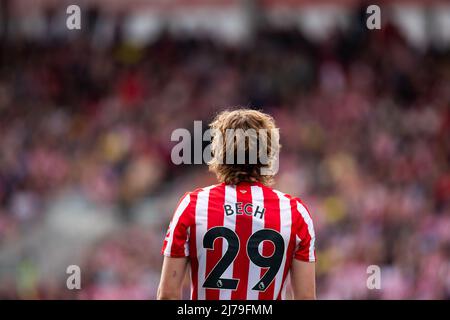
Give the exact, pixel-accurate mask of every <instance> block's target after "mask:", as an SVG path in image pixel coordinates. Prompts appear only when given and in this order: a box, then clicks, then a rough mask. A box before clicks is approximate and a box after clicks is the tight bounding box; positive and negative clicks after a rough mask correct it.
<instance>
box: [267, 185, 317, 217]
mask: <svg viewBox="0 0 450 320" xmlns="http://www.w3.org/2000/svg"><path fill="white" fill-rule="evenodd" d="M266 188H269V189H271V190H272V191H273V192H274V193H275V194H277V196H278V197H279V198H280V199H286V200H289V201H290V202H292V203H293V204H294V205H295V206H296V207H297V209H298V210H301V211H303V210H305V211H306V212H308V214H309V215H311V213H310V212H309V209H308V207H307V206H306V204H305V202H304V201H303V199H302V198H300V197H298V196H294V195H292V194H289V193H286V192H282V191H280V190H277V189H272V188H270V187H266Z"/></svg>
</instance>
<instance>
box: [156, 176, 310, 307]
mask: <svg viewBox="0 0 450 320" xmlns="http://www.w3.org/2000/svg"><path fill="white" fill-rule="evenodd" d="M314 241H315V235H314V227H313V222H312V220H311V215H310V214H309V212H308V209H307V208H306V206H305V205H304V204H303V202H302V201H301V200H300V199H298V198H294V197H292V196H290V195H287V194H284V193H282V192H279V191H277V190H274V189H271V188H269V187H267V186H264V185H263V184H261V183H246V182H243V183H240V184H238V185H226V184H225V183H221V184H218V185H213V186H209V187H206V188H200V189H197V190H195V191H193V192H188V193H186V194H185V195H184V196H183V197H182V198H181V200H180V202H179V204H178V207H177V209H176V210H175V214H174V216H173V218H172V221H171V223H170V226H169V229H168V231H167V234H166V238H165V240H164V244H163V248H162V254H164V255H165V256H168V257H189V260H190V263H191V282H192V283H191V299H193V300H204V299H208V300H210V299H213V300H265V299H283V298H284V291H285V290H284V289H285V280H286V277H287V275H288V273H289V269H290V266H291V263H292V261H293V259H298V260H302V261H310V262H312V261H315V259H316V257H315V250H314Z"/></svg>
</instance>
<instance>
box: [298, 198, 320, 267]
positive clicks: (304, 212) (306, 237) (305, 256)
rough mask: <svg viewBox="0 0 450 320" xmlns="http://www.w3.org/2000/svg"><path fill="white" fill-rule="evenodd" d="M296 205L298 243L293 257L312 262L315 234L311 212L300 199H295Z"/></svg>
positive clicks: (314, 256)
mask: <svg viewBox="0 0 450 320" xmlns="http://www.w3.org/2000/svg"><path fill="white" fill-rule="evenodd" d="M296 205H297V212H298V214H299V217H298V218H299V219H298V225H297V232H296V238H297V240H298V244H297V246H296V248H295V252H294V258H295V259H297V260H300V261H306V262H314V261H316V252H315V242H316V235H315V232H314V224H313V221H312V218H311V214H310V213H309V211H308V209H307V208H306V206H305V204H304V203H303V202H302V201H301V200H299V199H298V200H296Z"/></svg>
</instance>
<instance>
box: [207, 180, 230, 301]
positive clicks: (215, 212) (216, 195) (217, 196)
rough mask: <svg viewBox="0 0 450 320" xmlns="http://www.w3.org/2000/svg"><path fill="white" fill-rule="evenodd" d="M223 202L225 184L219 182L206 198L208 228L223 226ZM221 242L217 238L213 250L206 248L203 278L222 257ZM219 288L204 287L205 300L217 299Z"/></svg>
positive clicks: (221, 240)
mask: <svg viewBox="0 0 450 320" xmlns="http://www.w3.org/2000/svg"><path fill="white" fill-rule="evenodd" d="M224 203H225V184H220V185H218V186H217V187H214V188H212V189H211V190H210V191H209V199H208V222H207V225H208V230H209V229H211V228H213V227H217V226H223V222H224V212H223V205H224ZM222 243H223V239H222V238H218V239H217V240H216V241H215V242H214V250H207V252H206V270H205V279H206V277H207V276H208V274H209V273H210V272H211V270H212V269H213V268H214V266H215V265H216V264H217V263H218V262H219V260H220V258H221V257H222ZM219 297H220V290H219V289H206V290H205V299H206V300H219Z"/></svg>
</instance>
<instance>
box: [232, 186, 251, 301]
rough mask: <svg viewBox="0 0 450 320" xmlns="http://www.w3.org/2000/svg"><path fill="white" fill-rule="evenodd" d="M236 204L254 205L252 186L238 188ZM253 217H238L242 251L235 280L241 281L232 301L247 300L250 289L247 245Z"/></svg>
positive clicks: (235, 270) (234, 272)
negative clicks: (248, 289) (248, 288)
mask: <svg viewBox="0 0 450 320" xmlns="http://www.w3.org/2000/svg"><path fill="white" fill-rule="evenodd" d="M236 202H242V207H244V206H245V204H247V203H252V194H251V189H250V184H248V183H242V184H239V185H237V186H236ZM252 218H253V216H251V215H246V214H239V215H236V227H235V232H236V234H237V235H238V236H239V240H240V250H239V253H238V255H237V257H236V260H235V261H234V263H233V278H234V279H239V283H238V287H237V288H236V290H235V291H233V292H232V293H231V300H246V299H247V287H248V272H249V264H250V261H249V259H248V256H247V250H246V245H247V241H248V239H249V238H250V236H251V234H252Z"/></svg>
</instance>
